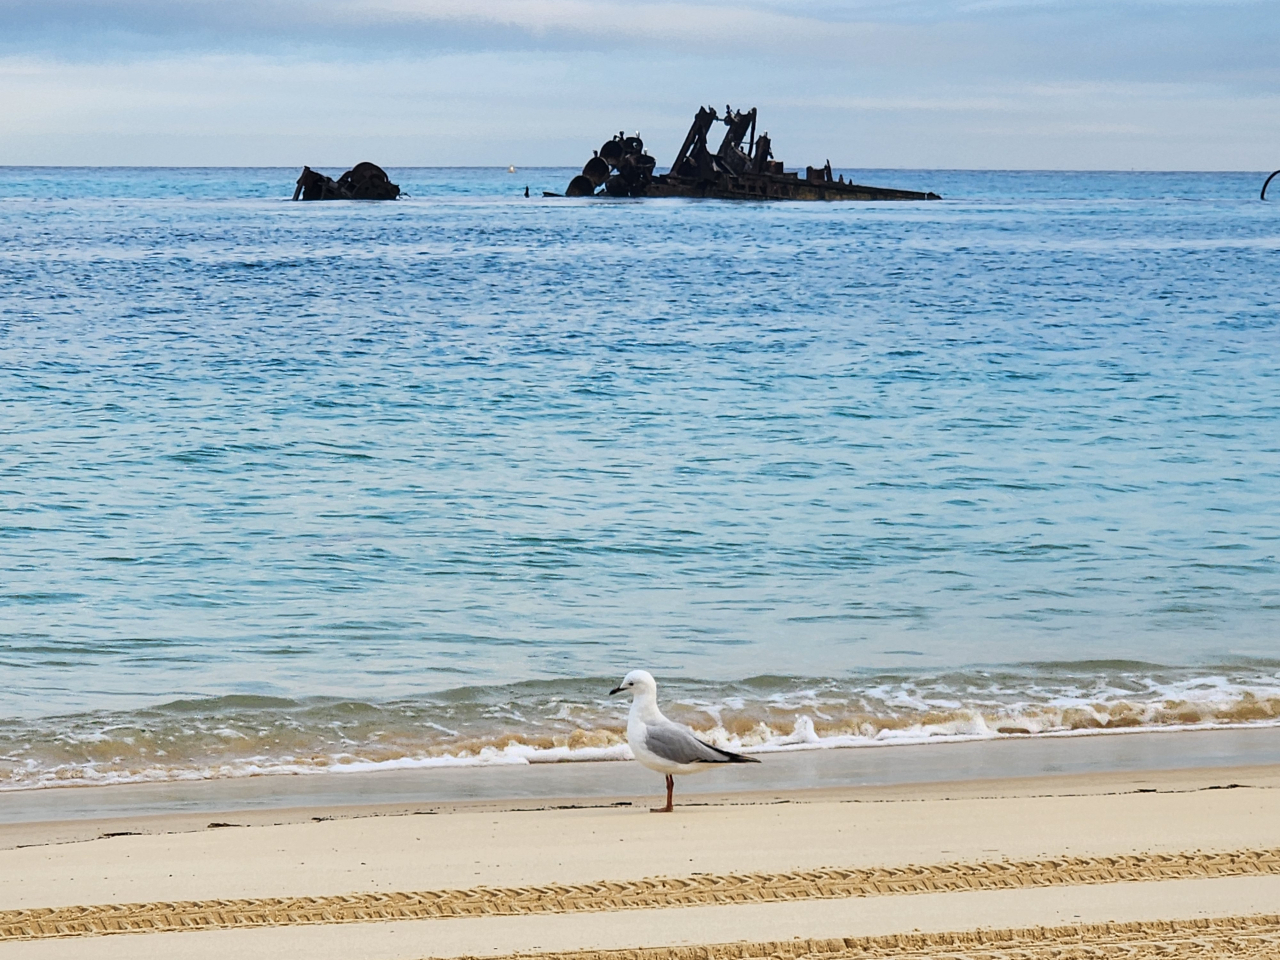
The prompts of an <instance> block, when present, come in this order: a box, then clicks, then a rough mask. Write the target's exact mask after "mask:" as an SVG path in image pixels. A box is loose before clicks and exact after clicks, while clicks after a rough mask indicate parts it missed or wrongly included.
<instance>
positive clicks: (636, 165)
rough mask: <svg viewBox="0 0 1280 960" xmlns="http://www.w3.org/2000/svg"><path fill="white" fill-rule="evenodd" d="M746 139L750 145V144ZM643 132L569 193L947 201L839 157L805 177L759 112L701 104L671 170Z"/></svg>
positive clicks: (612, 145) (624, 141)
mask: <svg viewBox="0 0 1280 960" xmlns="http://www.w3.org/2000/svg"><path fill="white" fill-rule="evenodd" d="M715 123H724V124H725V125H726V126H728V128H729V129H728V131H727V132H726V133H725V135H724V139H723V140H722V141H721V142H720V146H719V148H718V149H717V150H716V151H715V153H712V152H711V149H710V147H709V146H708V145H707V137H708V135H709V134H710V133H711V128H712V125H713V124H715ZM744 143H745V144H746V146H745V148H744V146H743V144H744ZM656 166H657V161H656V160H654V158H653V157H651V156H650V155H649V154H648V153H646V152H645V149H644V142H643V141H642V140H641V139H640V137H639V136H634V137H628V136H626V135H625V134H623V133H619V134H618V135H617V136H616V137H614V138H613V139H612V140H609V141H607V142H606V143H605V144H604V145H603V146H602V147H601V148H600V149H599V150H597V151H596V153H595V156H593V157H592V158H591V159H590V160H588V161H587V165H586V166H584V167H583V168H582V173H580V174H579V175H578V176H576V177H574V178H573V180H571V181H570V182H569V186H568V188H567V189H566V190H565V196H568V197H591V196H608V197H707V198H712V199H717V200H941V199H942V198H941V197H939V196H938V195H937V194H936V193H920V192H919V191H916V190H894V189H891V188H889V187H868V186H864V185H862V184H859V183H853V182H852V181H846V180H845V179H844V176H843V175H841V176H838V177H835V176H832V173H831V161H830V160H828V161H827V162H826V164H825V165H823V166H821V167H807V168H805V172H804V176H803V177H801V176H800V174H799V172H797V171H792V172H790V173H788V172H786V171H785V170H784V169H783V164H782V161H781V160H775V159H774V158H773V145H772V143H771V142H770V140H769V134H767V133H761V134H760V135H759V136H756V110H755V107H752V108H751V109H750V110H733V109H731V108H730V107H725V108H724V116H723V117H721V116H720V115H719V114H718V113H717V112H716V111H715V108H713V107H700V108H699V109H698V113H697V115H696V116H695V117H694V118H693V124H692V125H691V126H690V127H689V133H688V134H687V135H686V136H685V138H684V143H683V144H681V146H680V149H679V151H678V152H677V153H676V157H675V160H674V161H673V162H672V164H671V170H670V172H668V173H659V174H656V173H654V169H655V167H656Z"/></svg>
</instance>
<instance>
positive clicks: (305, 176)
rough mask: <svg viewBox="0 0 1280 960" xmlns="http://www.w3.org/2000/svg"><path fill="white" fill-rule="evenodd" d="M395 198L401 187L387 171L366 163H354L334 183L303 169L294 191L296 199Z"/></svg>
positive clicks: (398, 194) (312, 171)
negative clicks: (393, 181)
mask: <svg viewBox="0 0 1280 960" xmlns="http://www.w3.org/2000/svg"><path fill="white" fill-rule="evenodd" d="M398 196H400V188H399V187H398V186H396V185H395V184H394V183H392V182H391V178H390V177H388V176H387V171H385V170H383V169H382V168H381V167H380V166H378V165H377V164H376V163H368V162H367V161H366V162H365V163H357V164H356V165H355V166H354V167H352V168H351V169H350V170H348V171H347V172H346V173H344V174H343V175H342V176H340V177H339V178H338V179H337V180H334V179H333V178H332V177H326V176H325V175H324V174H323V173H317V172H316V171H314V170H312V169H311V168H310V167H303V168H302V175H301V176H300V177H298V185H297V187H295V188H294V191H293V199H295V200H394V199H395V198H396V197H398Z"/></svg>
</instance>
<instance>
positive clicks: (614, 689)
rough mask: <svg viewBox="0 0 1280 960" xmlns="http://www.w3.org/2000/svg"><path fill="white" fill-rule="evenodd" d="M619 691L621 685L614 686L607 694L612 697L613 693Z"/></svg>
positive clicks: (620, 690)
mask: <svg viewBox="0 0 1280 960" xmlns="http://www.w3.org/2000/svg"><path fill="white" fill-rule="evenodd" d="M621 692H622V688H621V687H614V688H613V689H612V690H610V691H609V696H611V697H612V696H613V695H614V694H615V693H621Z"/></svg>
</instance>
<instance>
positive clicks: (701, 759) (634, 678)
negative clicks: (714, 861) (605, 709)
mask: <svg viewBox="0 0 1280 960" xmlns="http://www.w3.org/2000/svg"><path fill="white" fill-rule="evenodd" d="M623 690H630V691H632V694H631V714H630V716H628V717H627V744H628V746H630V747H631V752H632V753H633V754H635V758H636V759H637V760H639V761H640V762H641V763H642V764H644V765H645V766H646V767H648V768H649V769H650V770H657V771H658V773H662V774H666V777H667V805H666V806H665V807H653V808H652V809H651V811H650V812H652V813H670V812H671V809H672V807H671V792H672V791H673V790H674V789H675V785H676V782H675V779H674V777H673V774H677V773H700V772H701V771H703V770H707V769H709V768H710V767H711V766H712V765H714V764H717V763H759V762H760V761H759V760H757V759H756V758H755V757H744V756H743V755H742V754H740V753H730V752H729V751H728V750H721V749H720V748H719V747H713V746H711V744H709V743H703V742H702V741H701V740H699V739H698V737H697V736H696V735H695V734H694V732H693V731H692V730H690V729H689V728H688V727H686V726H685V725H684V724H683V723H676V722H674V721H672V720H668V719H667V718H666V717H664V716H663V715H662V711H661V710H659V709H658V684H657V682H656V681H655V680H654V679H653V675H652V674H651V673H649V672H648V671H647V670H632V671H631V672H630V673H628V674H627V675H626V676H625V677H623V678H622V682H621V683H620V684H618V685H617V686H616V687H614V688H613V689H612V690H610V691H609V696H613V695H614V694H615V693H621V692H622V691H623Z"/></svg>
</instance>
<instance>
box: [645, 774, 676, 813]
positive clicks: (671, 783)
mask: <svg viewBox="0 0 1280 960" xmlns="http://www.w3.org/2000/svg"><path fill="white" fill-rule="evenodd" d="M675 788H676V778H675V777H673V776H672V775H671V774H669V773H668V774H667V805H666V806H665V807H650V808H649V812H650V813H670V812H671V811H672V809H673V808H672V806H671V792H672V791H673V790H675Z"/></svg>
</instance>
